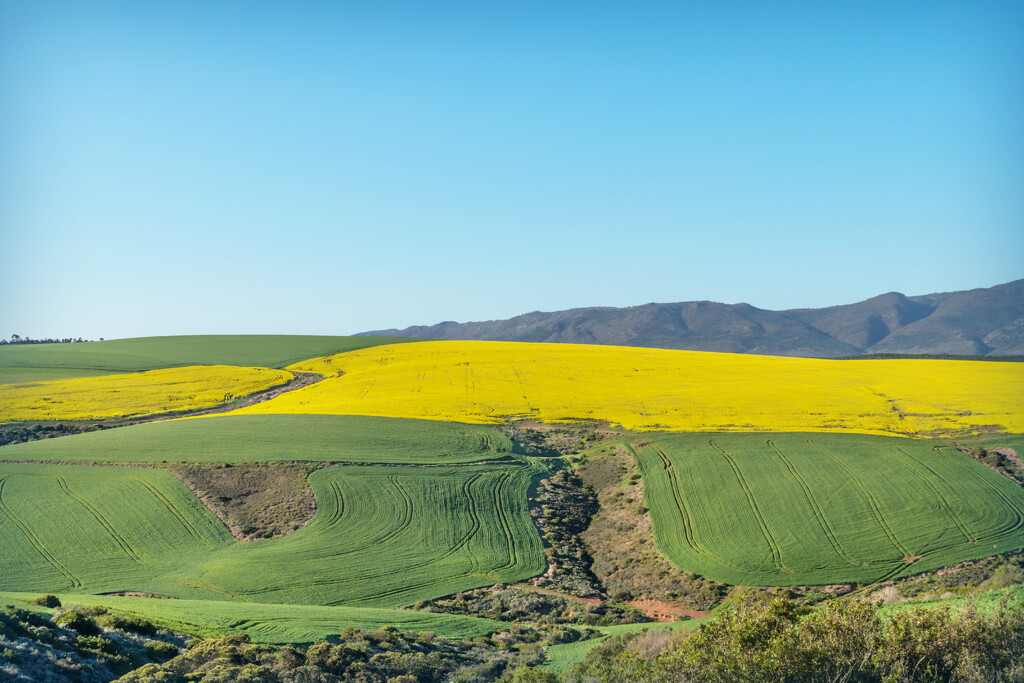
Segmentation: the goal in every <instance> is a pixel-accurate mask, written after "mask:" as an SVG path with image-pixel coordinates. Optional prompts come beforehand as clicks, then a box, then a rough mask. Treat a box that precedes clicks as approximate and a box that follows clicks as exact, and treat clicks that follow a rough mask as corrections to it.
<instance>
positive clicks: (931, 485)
mask: <svg viewBox="0 0 1024 683" xmlns="http://www.w3.org/2000/svg"><path fill="white" fill-rule="evenodd" d="M896 450H897V451H898V452H899V453H900V454H901V455H903V456H904V457H905V458H907V459H909V460H912V461H913V462H915V463H917V464H918V465H920V466H922V467H924V468H925V469H927V470H928V471H929V472H931V473H932V476H934V477H935V478H937V479H938V480H939V481H942V482H945V479H943V478H942V477H941V476H939V473H938V472H936V471H935V470H933V469H932V468H931V467H928V466H927V465H925V464H924V463H923V462H921V461H920V460H919V459H917V458H915V457H914V456H912V455H910V453H907V452H906V451H905V450H904V449H902V448H897V449H896ZM896 462H898V463H899V464H900V466H901V467H903V468H904V469H905V470H906V471H907V472H909V473H910V474H911V475H912V476H913V477H914V478H915V479H917V480H918V481H919V482H921V483H922V484H924V485H925V486H927V487H928V489H929V490H930V491H931V492H932V494H933V495H934V496H935V500H936V502H938V504H939V506H940V507H941V508H942V509H943V510H944V511H945V513H946V515H947V516H948V517H949V519H950V521H952V522H953V525H954V526H955V527H956V528H957V530H958V531H959V532H960V533H961V534H963V537H964V538H965V539H966V540H967V542H968V543H971V544H974V543H977V542H978V535H977V534H974V533H972V532H971V530H970V529H968V528H967V524H966V523H965V522H964V520H963V519H961V517H960V515H958V514H957V513H956V511H955V510H954V509H953V506H952V505H951V504H950V503H949V501H948V500H947V499H946V497H945V496H944V495H943V494H942V492H941V491H939V488H938V487H937V486H936V485H935V482H933V481H932V480H931V479H929V478H928V477H926V476H924V475H923V474H922V473H921V472H920V471H919V470H918V469H917V468H914V467H911V466H910V465H909V464H908V463H907V462H905V461H903V460H900V459H898V458H897V459H896Z"/></svg>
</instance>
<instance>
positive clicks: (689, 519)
mask: <svg viewBox="0 0 1024 683" xmlns="http://www.w3.org/2000/svg"><path fill="white" fill-rule="evenodd" d="M648 447H649V448H651V450H653V451H654V452H655V453H656V454H657V455H658V457H659V458H660V459H661V465H662V467H663V468H664V470H665V473H666V475H667V476H668V479H669V487H670V488H671V491H672V499H673V501H674V502H675V507H676V510H677V511H678V512H679V515H680V518H681V519H682V520H683V524H682V527H683V537H684V540H685V541H686V544H687V545H688V546H689V547H690V548H691V549H692V550H693V551H694V552H695V553H697V554H698V555H702V556H703V557H706V558H707V559H709V560H711V561H712V562H715V563H717V564H721V565H723V566H725V567H729V568H730V569H735V570H737V571H744V569H743V568H742V567H739V566H737V565H735V564H732V563H730V562H726V561H725V560H722V559H720V558H718V557H717V556H715V555H714V554H712V553H711V552H710V551H709V550H708V549H707V548H705V547H704V546H703V545H702V544H701V543H700V542H699V541H698V540H697V534H696V531H695V529H694V521H693V520H694V517H693V514H692V513H691V512H690V508H689V505H687V503H686V497H685V496H684V495H683V494H682V491H681V490H680V487H679V477H678V475H677V474H676V470H675V466H674V465H673V464H672V460H671V458H669V457H668V455H666V454H665V451H663V450H662V449H661V448H659V447H658V446H657V445H656V444H649V446H648ZM626 448H627V449H628V450H629V452H630V454H631V455H632V456H633V459H634V460H635V461H636V462H640V459H639V458H638V453H637V452H636V451H635V450H633V448H632V447H631V446H629V445H628V444H627V445H626Z"/></svg>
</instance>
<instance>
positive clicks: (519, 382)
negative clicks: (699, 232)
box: [237, 341, 1024, 435]
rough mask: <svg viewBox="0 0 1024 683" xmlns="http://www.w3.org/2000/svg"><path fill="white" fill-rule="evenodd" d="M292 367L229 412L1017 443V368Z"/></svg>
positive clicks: (633, 351)
mask: <svg viewBox="0 0 1024 683" xmlns="http://www.w3.org/2000/svg"><path fill="white" fill-rule="evenodd" d="M288 369H289V370H297V371H308V372H319V373H321V374H324V375H326V376H328V377H329V379H326V380H324V381H322V382H319V383H317V384H314V385H311V386H309V387H306V388H303V389H299V390H297V391H294V392H289V393H287V394H283V395H281V396H279V397H277V398H275V399H273V400H271V401H267V402H265V403H261V404H258V405H255V406H251V407H248V408H243V409H241V410H239V411H237V412H239V413H264V414H266V413H307V414H336V415H372V416H385V417H408V418H420V419H430V420H449V421H456V422H470V423H497V422H501V421H503V420H505V419H509V418H513V419H515V418H534V419H538V420H542V421H545V422H567V421H575V420H602V421H608V422H610V423H613V424H617V425H621V426H622V427H624V428H627V429H637V430H672V431H805V432H806V431H822V432H853V433H861V434H890V435H891V434H898V435H931V434H951V433H953V434H957V433H966V432H975V431H979V430H1000V429H1004V430H1007V431H1010V432H1016V433H1022V432H1024V364H1021V363H998V362H978V361H952V360H910V359H903V360H845V361H838V360H825V359H811V358H783V357H775V356H753V355H746V354H727V353H706V352H698V351H674V350H663V349H644V348H627V347H614V346H591V345H576V344H529V343H518V342H481V341H436V342H418V343H416V344H399V345H388V346H378V347H374V348H370V349H364V350H360V351H353V352H349V353H343V354H337V355H334V356H328V357H325V358H319V359H312V360H309V361H303V362H301V363H297V364H295V365H291V366H289V367H288Z"/></svg>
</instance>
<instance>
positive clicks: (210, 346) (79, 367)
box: [0, 335, 417, 384]
mask: <svg viewBox="0 0 1024 683" xmlns="http://www.w3.org/2000/svg"><path fill="white" fill-rule="evenodd" d="M410 341H417V340H415V339H407V338H391V337H327V336H303V335H191V336H175V337H138V338H135V339H113V340H110V341H101V342H84V343H81V344H5V345H2V346H0V384H12V383H21V382H33V381H42V380H51V379H68V378H72V377H91V376H94V375H113V374H119V373H123V372H139V371H142V370H156V369H158V368H176V367H185V366H188V365H238V366H241V367H264V368H283V367H284V366H286V365H290V364H292V363H297V362H298V361H300V360H306V359H307V358H315V357H317V356H326V355H330V354H334V353H342V352H344V351H354V350H356V349H365V348H368V347H371V346H379V345H381V344H398V343H403V342H410Z"/></svg>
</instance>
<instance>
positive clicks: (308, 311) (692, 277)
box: [0, 0, 1024, 339]
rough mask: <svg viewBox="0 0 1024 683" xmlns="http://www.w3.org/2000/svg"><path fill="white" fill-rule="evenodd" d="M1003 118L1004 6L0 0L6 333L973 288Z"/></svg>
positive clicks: (1015, 15)
mask: <svg viewBox="0 0 1024 683" xmlns="http://www.w3.org/2000/svg"><path fill="white" fill-rule="evenodd" d="M840 4H843V5H845V6H839V5H840ZM1021 121H1024V3H1020V2H984V1H983V2H960V3H948V2H900V3H893V2H860V3H817V2H815V3H812V2H789V3H786V2H782V3H762V2H722V3H700V4H696V3H650V2H646V3H645V2H634V3H601V2H529V1H525V2H522V1H520V2H514V3H513V2H508V3H504V2H495V3H480V2H431V3H425V2H411V1H410V2H389V1H383V2H365V3H347V2H338V3H334V2H323V3H320V2H293V3H269V2H174V3H150V2H90V3H81V2H66V3H65V2H51V1H47V0H41V1H39V2H35V1H34V2H30V3H25V2H16V1H13V0H0V336H3V337H6V336H9V335H10V334H12V333H17V334H20V335H23V336H24V335H29V336H36V337H39V336H68V335H72V336H84V337H87V338H99V337H106V338H108V339H109V338H114V337H126V336H143V335H151V334H193V333H262V332H266V333H310V334H348V333H353V332H358V331H362V330H368V329H376V328H385V327H405V326H407V325H412V324H431V323H435V322H440V321H442V320H458V321H467V320H483V319H494V318H505V317H510V316H513V315H516V314H519V313H525V312H528V311H533V310H558V309H563V308H571V307H578V306H594V305H607V306H628V305H635V304H642V303H647V302H650V301H685V300H693V299H710V300H715V301H724V302H737V301H746V302H748V303H751V304H753V305H755V306H759V307H762V308H771V309H781V308H792V307H816V306H826V305H832V304H840V303H851V302H854V301H857V300H860V299H864V298H867V297H869V296H873V295H875V294H880V293H882V292H886V291H890V290H898V291H902V292H904V293H906V294H925V293H929V292H936V291H951V290H958V289H970V288H973V287H985V286H991V285H994V284H998V283H1001V282H1006V281H1009V280H1013V279H1017V278H1020V277H1022V276H1024V268H1022V266H1021V256H1022V255H1024V126H1022V125H1021Z"/></svg>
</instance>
